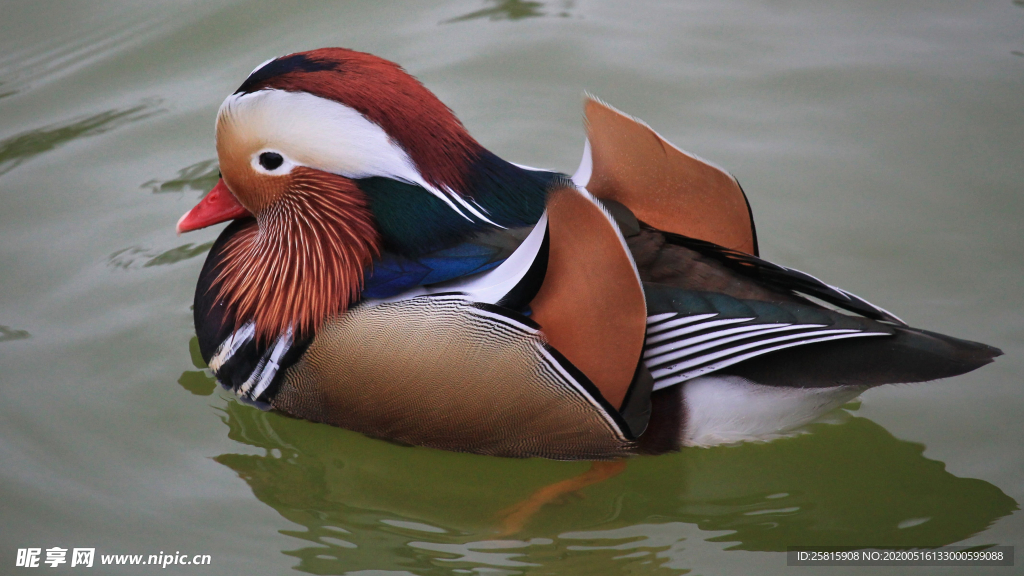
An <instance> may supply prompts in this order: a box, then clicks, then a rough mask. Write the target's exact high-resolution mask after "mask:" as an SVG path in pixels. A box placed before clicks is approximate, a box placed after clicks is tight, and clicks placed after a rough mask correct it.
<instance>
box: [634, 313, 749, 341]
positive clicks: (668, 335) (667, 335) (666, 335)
mask: <svg viewBox="0 0 1024 576" xmlns="http://www.w3.org/2000/svg"><path fill="white" fill-rule="evenodd" d="M751 320H753V318H724V319H722V320H711V321H709V322H701V323H699V324H691V325H689V326H684V327H682V328H679V329H678V330H672V331H671V332H662V333H661V334H658V335H657V336H654V337H653V338H651V337H648V338H647V343H648V344H657V343H658V342H662V341H664V340H672V339H673V338H678V337H679V336H685V335H686V334H692V333H694V332H700V331H701V330H705V329H707V328H714V327H716V326H727V325H729V324H739V323H741V322H750V321H751Z"/></svg>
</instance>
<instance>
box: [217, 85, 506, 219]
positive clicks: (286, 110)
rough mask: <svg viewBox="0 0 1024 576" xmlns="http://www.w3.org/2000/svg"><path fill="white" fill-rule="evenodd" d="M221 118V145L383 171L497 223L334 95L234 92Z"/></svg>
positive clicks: (463, 212)
mask: <svg viewBox="0 0 1024 576" xmlns="http://www.w3.org/2000/svg"><path fill="white" fill-rule="evenodd" d="M217 123H218V125H219V126H221V127H222V128H223V131H221V130H219V131H218V139H220V138H222V137H223V138H224V139H225V140H226V141H225V142H223V143H221V142H218V146H220V145H221V144H224V145H226V146H229V147H232V148H240V149H242V150H246V149H248V150H252V149H253V148H255V147H257V146H258V147H259V148H260V152H263V151H267V150H272V151H274V152H277V153H279V154H281V155H282V156H283V157H284V158H285V160H286V162H291V163H292V164H293V167H294V166H308V167H310V168H316V169H317V170H323V171H324V172H330V173H332V174H338V175H339V176H344V177H346V178H352V179H359V178H368V177H372V176H383V177H385V178H391V179H394V180H398V181H401V182H408V183H410V184H416V185H418V186H420V187H422V188H424V189H425V190H426V191H427V192H429V193H431V194H433V195H434V196H436V197H437V198H440V199H441V200H443V201H444V202H445V203H446V204H447V205H448V206H449V207H450V208H451V209H452V211H454V212H455V213H456V214H459V215H460V216H461V217H463V218H465V219H467V220H473V219H474V218H476V219H479V220H481V221H484V222H491V223H493V221H491V220H490V219H489V218H488V217H487V215H486V213H485V211H484V210H483V209H482V207H477V206H474V205H472V204H469V202H468V201H467V200H466V199H465V198H463V197H462V196H461V195H460V194H459V193H458V192H456V191H449V190H440V189H438V188H437V187H435V186H433V185H431V184H430V183H428V182H427V181H426V180H425V179H424V178H423V175H422V174H420V172H419V170H418V169H417V167H416V165H415V163H413V161H412V159H411V158H409V155H408V154H407V153H406V152H405V150H404V149H402V147H401V146H399V145H398V144H397V143H396V142H395V141H394V140H393V139H392V138H391V136H390V135H389V134H388V133H387V132H385V131H384V129H383V128H381V127H380V126H378V125H377V124H375V123H373V122H371V121H370V120H368V119H367V118H366V117H365V116H363V115H362V114H360V113H359V112H358V111H357V110H355V109H354V108H351V107H348V106H345V105H344V104H341V103H338V102H335V101H334V100H328V99H326V98H321V97H319V96H314V95H312V94H309V93H307V92H286V91H284V90H259V91H256V92H252V93H248V94H232V95H231V96H228V97H227V98H226V99H225V100H224V103H223V104H221V107H220V112H219V114H218V117H217ZM222 132H223V133H222ZM258 158H259V153H257V154H256V155H255V156H253V161H252V165H253V168H254V169H255V170H257V171H258V172H260V173H261V174H270V175H279V174H285V173H287V172H285V171H283V170H282V169H281V168H278V169H277V170H274V171H267V170H266V169H265V168H263V167H262V166H260V165H259V161H258ZM495 225H496V224H495Z"/></svg>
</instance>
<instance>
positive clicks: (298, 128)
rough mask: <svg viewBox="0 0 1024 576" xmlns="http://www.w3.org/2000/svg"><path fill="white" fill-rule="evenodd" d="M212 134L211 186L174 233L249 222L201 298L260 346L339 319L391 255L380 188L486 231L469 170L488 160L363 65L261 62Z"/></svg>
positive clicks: (390, 66) (365, 61)
mask: <svg viewBox="0 0 1024 576" xmlns="http://www.w3.org/2000/svg"><path fill="white" fill-rule="evenodd" d="M216 133H217V155H218V158H219V161H220V169H221V179H220V181H219V182H218V183H217V185H216V186H215V187H214V188H213V190H211V192H210V193H209V194H208V195H207V196H206V197H205V198H204V199H203V200H202V201H201V202H200V203H199V204H198V205H197V206H196V207H195V208H193V209H192V210H191V211H190V212H188V213H187V214H185V215H184V216H183V217H182V218H181V220H180V221H179V222H178V226H177V229H178V232H179V233H181V232H187V231H190V230H196V229H199V228H203V227H206V226H210V225H213V224H217V223H219V222H224V221H227V220H232V219H245V218H251V219H252V220H251V222H250V223H248V224H247V225H246V226H245V227H244V228H243V229H242V230H241V231H239V232H237V233H235V234H234V235H233V236H232V237H231V238H230V240H229V241H228V242H227V244H226V245H225V247H224V249H223V258H222V259H221V262H220V265H219V267H218V269H217V276H216V279H215V281H214V282H213V283H212V284H211V289H212V290H217V291H219V298H220V299H222V300H224V301H225V302H226V303H227V305H228V306H230V307H231V308H232V309H233V310H234V314H233V316H234V318H235V322H236V323H238V324H241V323H242V322H244V321H247V320H248V319H252V320H253V321H254V322H255V326H256V334H257V336H258V338H259V339H260V340H262V341H269V340H270V339H272V338H273V337H274V336H276V335H278V334H280V333H283V332H284V331H285V330H288V329H292V330H294V331H295V332H297V333H308V332H309V331H315V330H316V329H317V328H318V327H319V326H320V325H321V324H322V322H323V321H324V320H325V319H327V318H329V317H331V316H333V315H337V314H340V313H342V312H344V311H345V309H346V308H347V307H348V306H349V305H350V304H351V303H352V302H353V301H354V300H356V299H357V298H358V296H359V293H360V290H361V287H362V284H363V281H364V273H365V271H366V270H367V269H368V267H369V266H371V263H372V261H373V259H374V258H375V257H376V256H377V255H379V254H380V252H381V250H382V248H389V249H391V248H395V249H400V248H402V247H403V238H398V237H397V234H396V233H392V231H393V229H394V228H396V225H394V223H393V222H390V219H384V218H380V217H379V214H375V212H374V210H373V207H372V206H371V204H375V203H379V204H380V205H381V206H388V205H394V204H395V203H396V202H397V200H396V199H395V198H394V197H393V196H394V195H391V196H392V197H391V198H390V200H389V199H388V197H387V194H378V192H379V191H380V190H381V189H382V187H381V185H380V184H381V183H382V182H384V183H390V184H389V185H387V186H383V188H388V186H391V187H396V186H397V187H404V188H403V190H404V191H405V192H407V194H406V196H405V197H404V198H408V196H409V194H408V191H409V190H413V191H414V192H415V193H414V194H412V197H414V198H415V199H416V202H423V203H424V205H425V206H426V205H427V204H429V205H431V206H437V205H440V206H442V207H444V209H443V211H445V212H448V214H447V215H446V218H448V219H449V220H450V219H452V218H454V220H455V221H459V222H460V223H461V224H460V225H461V226H463V227H466V226H469V227H470V228H472V227H473V226H479V225H486V224H494V222H492V221H491V220H490V219H489V218H488V217H487V216H486V215H485V212H486V209H482V208H481V207H480V204H478V203H477V202H475V201H474V200H473V198H472V196H471V190H472V188H473V187H474V186H475V185H476V184H477V182H475V181H471V180H474V179H473V177H472V174H473V173H474V172H479V170H477V169H476V168H478V167H479V164H480V159H481V158H482V157H486V158H490V157H493V155H491V154H490V153H489V152H487V151H486V150H484V149H483V147H481V146H480V144H478V143H477V142H476V141H475V140H474V139H473V138H472V137H471V136H470V135H469V134H468V132H467V131H466V129H465V128H464V127H463V126H462V124H461V123H460V122H459V121H458V119H457V118H456V117H455V115H454V114H453V113H452V112H451V111H450V110H449V109H448V108H447V107H446V106H445V105H444V104H443V103H441V101H440V100H438V98H437V97H436V96H434V95H433V94H432V93H431V92H430V91H429V90H427V89H426V88H425V87H424V86H423V85H422V84H420V82H419V81H417V80H416V79H415V78H413V77H412V76H410V75H409V74H407V73H406V72H405V71H403V70H402V68H401V67H399V66H398V65H397V64H394V63H392V62H389V61H387V60H384V59H382V58H378V57H376V56H373V55H370V54H365V53H361V52H355V51H352V50H347V49H342V48H324V49H319V50H313V51H310V52H302V53H297V54H291V55H287V56H283V57H280V58H277V59H273V60H269V61H267V62H265V63H264V64H262V65H260V66H259V67H257V68H256V69H255V70H254V71H253V72H252V73H251V74H250V75H249V77H248V78H247V79H246V80H245V82H244V83H242V85H241V86H240V87H239V88H238V90H236V91H235V93H234V94H232V95H230V96H228V98H227V99H226V100H225V101H224V103H223V104H222V105H221V107H220V111H219V113H218V116H217V131H216ZM370 184H374V185H372V186H371V185H370ZM374 194H378V198H372V197H371V196H373V195H374ZM414 203H415V202H414ZM396 210H397V211H401V210H399V209H391V210H390V212H389V213H393V212H395V211H396ZM378 211H379V210H378ZM435 212H436V209H435ZM421 213H422V214H429V213H430V211H429V210H424V211H421ZM415 214H416V210H414V209H410V211H409V213H408V214H407V215H406V216H405V217H404V219H405V220H414V218H411V217H410V216H409V215H415ZM460 217H461V218H460ZM428 224H429V225H428ZM433 224H438V225H433ZM440 224H443V223H442V222H438V223H425V224H424V223H421V224H420V226H421V227H425V228H424V229H430V230H434V229H444V228H445V226H443V225H440ZM405 227H406V228H409V229H411V230H413V229H415V228H416V227H415V226H411V225H408V223H406V225H405ZM452 227H453V226H452V225H450V223H449V225H448V226H447V228H452ZM431 233H432V232H431ZM404 240H406V241H407V242H405V244H408V245H409V246H414V245H416V244H422V242H420V241H418V240H417V241H408V240H409V239H408V238H405V239H404ZM236 327H237V326H236Z"/></svg>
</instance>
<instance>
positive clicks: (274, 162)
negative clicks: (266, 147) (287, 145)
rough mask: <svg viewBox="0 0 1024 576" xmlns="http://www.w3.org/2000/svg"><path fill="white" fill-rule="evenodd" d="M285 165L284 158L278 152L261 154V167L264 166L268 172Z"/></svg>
mask: <svg viewBox="0 0 1024 576" xmlns="http://www.w3.org/2000/svg"><path fill="white" fill-rule="evenodd" d="M281 164H284V158H282V157H281V155H280V154H278V153H277V152H264V153H263V154H260V166H263V167H264V168H266V169H267V170H270V171H274V170H277V169H278V168H280V167H281Z"/></svg>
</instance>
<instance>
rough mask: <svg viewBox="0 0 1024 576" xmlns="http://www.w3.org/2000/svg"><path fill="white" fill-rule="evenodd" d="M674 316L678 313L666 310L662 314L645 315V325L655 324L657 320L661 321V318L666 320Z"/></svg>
mask: <svg viewBox="0 0 1024 576" xmlns="http://www.w3.org/2000/svg"><path fill="white" fill-rule="evenodd" d="M675 316H678V314H677V313H675V312H666V313H664V314H655V315H653V316H648V317H647V326H648V327H650V326H651V324H657V323H658V322H661V321H662V320H668V319H669V318H672V317H675Z"/></svg>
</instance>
